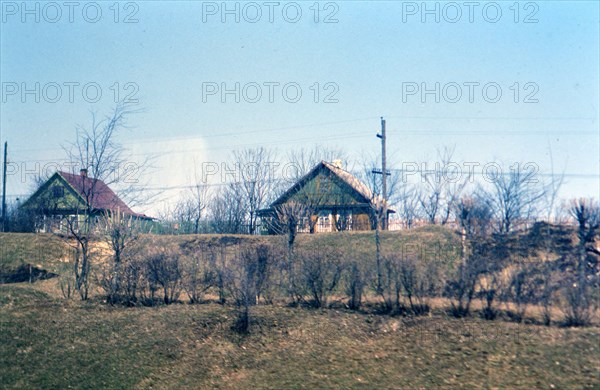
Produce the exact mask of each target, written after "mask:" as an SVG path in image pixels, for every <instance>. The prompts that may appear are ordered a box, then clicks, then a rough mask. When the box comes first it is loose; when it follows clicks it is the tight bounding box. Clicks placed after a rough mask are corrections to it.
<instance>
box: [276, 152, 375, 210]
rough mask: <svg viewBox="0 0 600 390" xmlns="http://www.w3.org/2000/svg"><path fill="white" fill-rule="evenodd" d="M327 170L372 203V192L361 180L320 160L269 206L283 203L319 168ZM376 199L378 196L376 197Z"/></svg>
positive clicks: (317, 172) (315, 173)
mask: <svg viewBox="0 0 600 390" xmlns="http://www.w3.org/2000/svg"><path fill="white" fill-rule="evenodd" d="M323 169H324V170H327V171H328V172H330V173H331V174H333V175H334V176H335V177H337V178H338V179H339V180H340V181H341V182H342V183H344V184H345V185H347V186H348V187H350V188H351V189H352V190H353V191H355V192H356V193H357V194H358V195H359V196H360V197H361V198H362V200H363V201H364V202H365V203H373V201H374V196H373V192H372V191H371V190H370V189H369V187H367V186H366V185H365V184H364V183H363V182H362V181H360V180H359V179H358V178H357V177H356V176H354V175H353V174H351V173H350V172H348V171H346V170H344V169H342V168H339V167H337V166H335V165H333V164H331V163H328V162H326V161H321V162H320V163H318V164H317V165H316V166H315V167H314V168H312V169H311V170H310V171H309V172H308V173H307V174H306V175H304V176H302V177H301V178H300V179H299V180H298V181H297V182H296V183H295V184H294V185H293V186H292V187H291V188H289V189H288V190H287V191H285V192H284V193H283V194H282V195H281V196H280V197H279V198H277V200H275V201H274V202H273V203H272V204H271V207H273V206H276V205H279V204H282V203H285V202H286V201H287V200H288V199H289V198H290V197H291V196H292V195H294V194H295V193H296V192H298V191H299V190H300V189H301V188H302V187H303V186H304V185H305V184H306V183H307V182H308V181H310V180H311V179H313V178H314V177H316V176H317V175H318V174H319V172H320V171H321V170H323ZM376 198H377V200H378V199H379V198H380V197H379V196H377V197H376Z"/></svg>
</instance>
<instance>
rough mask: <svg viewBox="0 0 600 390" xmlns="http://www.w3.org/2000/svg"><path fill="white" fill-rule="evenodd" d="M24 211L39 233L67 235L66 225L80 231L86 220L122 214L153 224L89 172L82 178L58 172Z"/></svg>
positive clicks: (22, 206) (42, 186)
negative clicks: (30, 217) (86, 217)
mask: <svg viewBox="0 0 600 390" xmlns="http://www.w3.org/2000/svg"><path fill="white" fill-rule="evenodd" d="M21 209H23V210H25V211H27V212H29V213H31V214H32V215H33V216H34V217H35V230H36V231H37V232H54V233H60V232H64V233H66V232H67V223H69V224H70V225H71V226H74V227H75V229H78V226H79V224H80V223H82V221H83V220H84V216H86V215H90V216H91V217H92V220H94V221H98V220H99V219H100V218H101V217H102V216H104V215H112V214H119V215H123V216H130V217H131V218H133V219H136V220H141V221H151V220H152V218H150V217H148V216H146V215H145V214H140V213H136V212H134V211H133V210H131V209H130V208H129V206H127V204H125V202H123V201H122V200H121V199H120V198H119V197H118V196H117V194H115V193H114V191H113V190H111V189H110V187H108V186H107V185H106V184H105V183H104V182H103V181H102V180H98V179H95V178H90V177H88V175H87V169H82V170H81V171H80V174H79V175H77V174H72V173H67V172H56V173H55V174H54V175H52V176H51V177H50V178H49V179H48V180H47V181H46V182H45V183H44V184H42V185H41V186H40V188H38V190H37V191H36V192H35V193H34V194H33V195H31V197H29V199H27V200H26V201H25V202H24V203H23V205H21Z"/></svg>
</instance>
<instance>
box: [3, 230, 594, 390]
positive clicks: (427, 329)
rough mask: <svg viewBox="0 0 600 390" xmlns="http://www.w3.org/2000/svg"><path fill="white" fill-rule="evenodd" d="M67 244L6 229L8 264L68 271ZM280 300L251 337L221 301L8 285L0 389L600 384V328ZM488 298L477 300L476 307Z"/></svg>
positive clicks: (182, 241) (359, 247) (310, 243)
mask: <svg viewBox="0 0 600 390" xmlns="http://www.w3.org/2000/svg"><path fill="white" fill-rule="evenodd" d="M154 239H155V242H154V243H152V244H151V243H149V242H146V243H145V244H144V245H157V246H162V245H175V246H177V247H179V248H180V249H181V250H182V251H183V252H188V251H192V250H194V248H197V247H198V245H199V244H209V243H212V244H219V243H223V242H226V243H229V244H231V243H235V242H237V241H247V240H253V241H269V242H273V243H275V242H280V244H281V245H284V238H283V237H248V236H215V235H212V236H211V235H200V236H194V235H189V236H159V237H154ZM382 242H383V245H382V246H383V247H384V250H385V251H390V252H391V251H393V252H399V251H401V252H403V253H404V254H408V253H413V254H416V255H417V256H420V257H421V258H427V259H431V258H436V259H442V260H443V259H447V260H453V259H456V258H457V256H458V255H459V244H460V243H459V242H458V240H457V237H456V236H455V234H454V233H453V232H452V231H450V230H448V229H444V228H440V227H436V226H433V227H423V228H419V229H414V230H410V231H403V232H383V233H382ZM298 245H299V246H301V247H304V248H309V249H310V248H313V249H318V248H319V247H325V246H336V247H339V248H341V250H342V251H343V254H344V255H347V256H357V257H365V256H371V255H372V253H373V251H374V242H373V233H368V232H354V233H341V234H319V235H300V236H298ZM68 253H69V252H68V246H66V244H65V243H64V242H63V241H61V240H60V239H58V238H56V237H53V236H51V235H31V234H0V269H15V268H17V267H18V266H20V265H22V264H33V265H35V266H38V267H40V268H44V269H47V270H49V271H60V269H61V267H63V266H64V260H65V259H66V258H67V256H68ZM336 306H339V307H340V308H339V309H323V310H315V309H306V308H300V307H297V308H291V307H285V306H282V305H272V306H264V305H260V306H257V307H254V308H252V310H251V313H252V326H251V332H250V334H249V335H246V336H242V335H239V334H237V333H236V332H234V331H233V330H232V326H233V325H234V323H235V318H236V312H235V309H234V308H233V307H230V306H222V305H218V304H215V303H206V304H200V305H188V304H174V305H170V306H160V307H134V308H124V307H111V306H108V305H106V304H103V303H100V301H99V300H97V299H95V298H94V299H92V300H91V301H88V302H85V303H83V302H80V301H78V300H63V299H62V298H61V293H60V290H59V289H58V281H57V280H56V279H50V280H43V281H38V282H36V283H33V284H27V283H17V284H10V285H8V284H7V285H1V284H0V387H1V388H23V389H30V388H103V389H116V388H140V389H142V388H143V389H146V388H169V389H171V388H175V389H177V388H223V389H230V388H235V389H249V388H254V389H263V388H272V389H282V388H309V389H313V388H364V389H370V388H383V389H385V388H416V389H418V388H455V387H464V388H500V389H502V388H527V389H529V388H556V389H559V388H599V387H600V374H599V371H598V367H599V365H600V353H599V350H598V348H600V346H599V344H598V339H599V336H600V330H599V328H598V327H597V326H594V327H588V328H573V329H571V328H560V327H556V326H553V327H544V326H540V325H536V324H529V323H528V324H516V323H513V322H509V321H507V320H503V319H500V320H496V321H485V320H482V319H480V318H478V317H477V316H476V315H474V316H473V317H471V318H466V319H455V318H451V317H448V316H447V315H446V314H445V312H444V310H443V307H445V306H447V303H444V302H437V300H436V301H435V302H434V304H433V305H432V307H433V311H432V314H431V315H429V316H427V317H390V316H385V315H376V314H371V313H370V312H352V311H347V310H345V309H343V308H342V307H343V305H336ZM474 306H477V303H474Z"/></svg>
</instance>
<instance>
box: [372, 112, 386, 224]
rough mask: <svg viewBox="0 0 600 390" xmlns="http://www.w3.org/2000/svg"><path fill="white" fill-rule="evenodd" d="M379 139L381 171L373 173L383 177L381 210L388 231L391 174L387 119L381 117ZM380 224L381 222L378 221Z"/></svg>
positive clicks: (374, 170)
mask: <svg viewBox="0 0 600 390" xmlns="http://www.w3.org/2000/svg"><path fill="white" fill-rule="evenodd" d="M377 138H380V139H381V170H378V169H373V173H376V174H379V175H381V197H382V200H383V204H382V210H381V213H382V215H381V222H382V229H383V230H386V229H387V225H388V223H387V222H388V221H387V177H388V176H389V175H390V173H389V172H388V170H387V160H386V151H385V142H386V135H385V119H383V117H381V134H377ZM377 223H379V221H377Z"/></svg>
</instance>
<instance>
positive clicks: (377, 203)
mask: <svg viewBox="0 0 600 390" xmlns="http://www.w3.org/2000/svg"><path fill="white" fill-rule="evenodd" d="M382 204H383V203H382V200H381V198H380V197H378V196H375V195H374V194H373V193H372V192H371V190H370V189H369V188H368V187H367V186H366V185H365V184H364V183H363V182H361V181H360V180H359V179H357V178H356V177H355V176H354V175H352V174H351V173H350V172H348V171H346V170H344V169H343V168H342V167H341V164H339V163H329V162H325V161H321V162H320V163H319V164H317V165H316V166H315V167H314V168H313V169H311V170H310V171H309V172H308V173H307V174H306V175H305V176H303V177H302V178H300V179H299V180H298V181H297V182H296V183H294V184H293V185H292V186H291V187H290V188H289V189H288V190H287V191H285V192H284V193H283V194H282V195H281V196H280V197H279V198H278V199H277V200H275V201H274V202H273V203H272V204H271V205H270V207H269V208H268V209H265V210H261V211H260V213H259V215H260V216H261V219H262V221H263V224H262V226H263V231H264V232H265V233H269V234H276V233H278V232H279V231H280V230H281V229H279V226H280V225H281V223H282V221H281V220H282V214H283V213H285V212H286V211H285V210H290V209H291V208H292V207H296V206H295V205H300V207H299V208H298V209H301V211H300V212H299V215H298V219H299V221H298V231H299V232H306V233H320V232H335V231H345V230H372V229H375V227H376V225H375V224H376V221H377V218H376V210H377V207H381V205H382ZM389 213H393V211H392V210H388V214H389Z"/></svg>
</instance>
